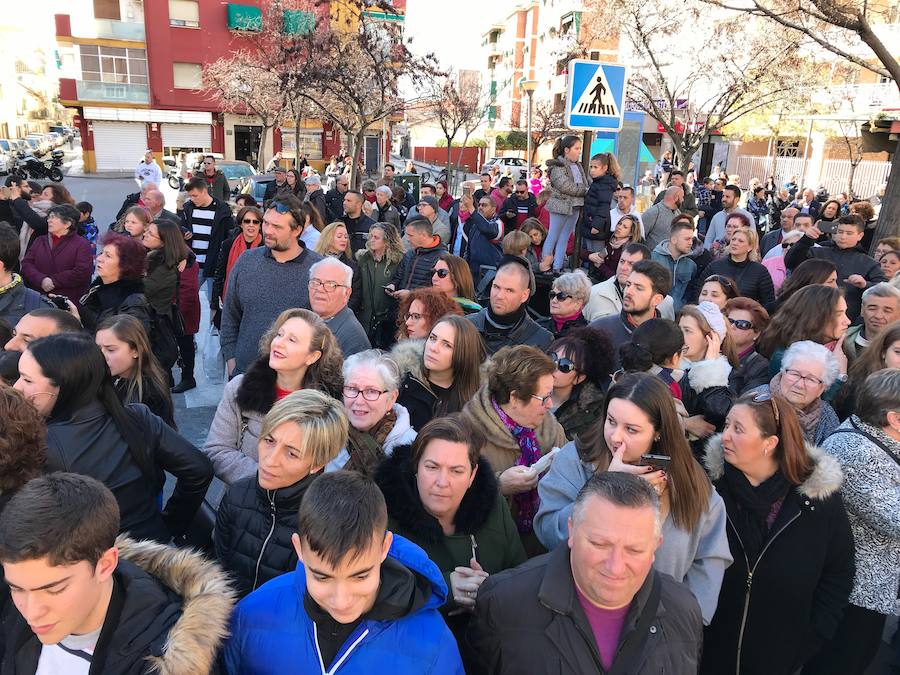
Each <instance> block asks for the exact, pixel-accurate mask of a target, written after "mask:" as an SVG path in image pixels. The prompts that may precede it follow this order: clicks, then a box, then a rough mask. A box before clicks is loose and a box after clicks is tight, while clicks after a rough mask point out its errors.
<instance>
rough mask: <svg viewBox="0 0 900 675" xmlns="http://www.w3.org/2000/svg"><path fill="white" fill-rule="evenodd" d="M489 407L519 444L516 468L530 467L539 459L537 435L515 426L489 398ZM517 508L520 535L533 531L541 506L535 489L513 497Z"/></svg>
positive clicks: (531, 430) (525, 428)
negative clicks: (492, 407)
mask: <svg viewBox="0 0 900 675" xmlns="http://www.w3.org/2000/svg"><path fill="white" fill-rule="evenodd" d="M491 405H492V406H494V412H496V413H497V416H498V417H499V418H500V421H501V422H503V424H505V425H506V428H507V429H509V432H510V433H511V434H512V435H513V438H515V439H516V442H517V443H518V444H519V450H521V451H522V452H521V454H520V455H519V459H518V460H516V466H531V465H532V464H534V463H535V462H536V461H538V460H539V459H540V458H541V448H540V446H538V441H537V435H536V434H535V432H534V429H529V428H528V427H523V426H520V425H519V424H517V423H516V422H515V421H513V419H512V418H511V417H510V416H509V415H507V414H506V413H505V412H503V409H502V408H501V407H500V406H499V405H498V404H497V401H496V400H494V398H493V397H491ZM513 501H515V503H516V506H517V507H518V509H517V513H516V527H517V528H518V530H519V532H520V533H521V534H526V533H528V532H531V530H532V529H533V521H534V517H535V515H537V512H538V508H539V507H540V505H541V498H540V497H538V491H537V488H534V489H533V490H529V491H528V492H520V493H519V494H517V495H514V496H513Z"/></svg>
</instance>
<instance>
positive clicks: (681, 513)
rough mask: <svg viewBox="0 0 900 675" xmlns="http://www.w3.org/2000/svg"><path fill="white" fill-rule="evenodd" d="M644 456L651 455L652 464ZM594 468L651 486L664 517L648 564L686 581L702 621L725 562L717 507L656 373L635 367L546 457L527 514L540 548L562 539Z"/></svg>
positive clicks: (719, 502)
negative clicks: (594, 414) (571, 437)
mask: <svg viewBox="0 0 900 675" xmlns="http://www.w3.org/2000/svg"><path fill="white" fill-rule="evenodd" d="M644 455H657V456H659V458H658V459H656V460H655V461H656V464H653V461H654V460H652V459H648V460H644V459H642V457H643V456H644ZM597 471H623V472H626V473H631V474H636V475H638V476H640V477H641V478H643V479H644V480H646V481H648V482H649V483H650V484H651V485H653V486H654V487H655V488H656V490H657V492H658V493H659V495H660V501H661V503H662V504H661V506H662V514H663V519H664V520H663V524H662V544H660V546H659V548H658V549H657V550H656V556H655V560H654V563H653V567H654V568H655V569H656V570H658V571H660V572H664V573H666V574H670V575H672V577H673V578H674V579H675V580H676V581H679V582H682V583H684V584H686V585H687V587H688V588H689V589H690V590H691V592H692V593H693V594H694V597H696V598H697V602H698V603H699V605H700V610H701V612H702V614H703V621H704V623H709V621H710V620H711V619H712V617H713V614H714V613H715V611H716V602H717V600H718V597H719V587H720V586H721V583H722V575H723V574H724V572H725V568H726V567H727V566H728V565H729V564H730V563H731V554H730V552H729V550H728V540H727V538H726V536H725V506H724V504H723V503H722V499H721V497H719V495H718V494H716V491H715V490H714V489H713V488H712V485H711V484H710V481H709V478H707V476H706V474H705V473H704V471H703V468H702V467H701V466H700V464H698V463H697V461H696V460H695V459H694V457H693V455H692V454H691V448H690V446H689V445H688V443H687V440H686V439H685V437H684V432H683V431H682V430H681V424H680V423H679V419H678V413H677V412H676V411H675V404H674V401H673V399H672V395H671V393H670V391H669V389H668V388H667V387H666V386H665V384H664V383H663V382H661V381H660V380H659V379H658V378H657V377H654V376H653V375H649V374H645V373H640V374H633V375H627V376H625V377H624V378H622V379H621V380H619V381H618V382H617V383H616V384H614V385H613V386H612V387H611V388H610V390H609V392H608V395H607V399H606V405H605V406H604V407H603V409H602V410H601V411H600V415H599V416H598V419H597V421H595V423H594V424H593V425H592V426H591V427H590V428H589V429H588V430H587V431H586V432H585V433H584V435H583V436H579V437H577V438H576V439H575V441H573V442H571V443H568V444H567V445H566V446H565V447H563V449H562V451H560V453H559V454H558V455H557V456H556V457H555V458H554V460H553V464H552V465H551V467H550V471H549V472H548V473H547V474H546V475H545V476H544V477H543V479H542V480H541V482H540V484H539V485H538V493H539V495H540V500H541V504H540V510H539V511H538V514H537V517H536V518H535V520H534V527H535V533H536V534H537V536H538V539H540V541H541V543H542V544H544V546H546V547H547V548H548V549H551V550H552V549H555V548H556V547H558V546H565V545H566V539H567V538H568V521H569V518H570V516H571V514H572V505H573V504H574V503H575V497H576V496H577V495H578V492H579V490H581V488H582V486H583V485H584V484H585V483H586V482H587V481H588V479H589V478H590V477H591V475H593V474H594V473H595V472H597Z"/></svg>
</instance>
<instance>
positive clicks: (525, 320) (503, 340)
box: [466, 308, 553, 356]
mask: <svg viewBox="0 0 900 675" xmlns="http://www.w3.org/2000/svg"><path fill="white" fill-rule="evenodd" d="M487 313H488V310H487V308H485V309H483V310H481V311H480V312H475V314H467V315H466V318H467V319H468V320H469V321H471V322H472V323H473V324H475V328H477V329H478V332H479V333H481V339H482V340H484V346H485V349H487V353H488V356H493V355H494V354H496V353H497V352H498V351H499V350H500V349H501V348H502V347H510V346H513V345H530V346H532V347H537V348H538V349H540V350H541V351H542V352H543V351H547V347H549V346H550V343H551V342H553V334H552V333H550V331H548V330H547V329H546V328H541V326H539V325H538V323H537V322H536V321H535V320H534V319H532V318H531V317H530V316H528V314H527V313H526V314H525V315H524V316H523V317H522V320H521V321H520V322H519V325H517V326H516V327H515V328H513V329H512V331H510V332H509V333H508V334H506V335H490V334H488V333H485V330H484V327H485V323H486V321H487Z"/></svg>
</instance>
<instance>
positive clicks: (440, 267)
mask: <svg viewBox="0 0 900 675" xmlns="http://www.w3.org/2000/svg"><path fill="white" fill-rule="evenodd" d="M431 285H432V286H433V287H434V288H437V289H438V290H440V291H443V293H444V294H445V295H446V296H447V297H448V298H450V299H451V300H454V301H456V302H457V303H458V304H459V306H460V308H461V309H462V311H463V312H465V313H466V314H474V313H475V312H480V311H481V309H482V308H481V305H479V304H478V303H477V302H475V283H474V281H473V280H472V270H470V269H469V263H467V262H466V261H465V260H463V259H462V258H460V257H459V256H455V255H452V254H451V253H444V254H443V255H442V256H441V257H440V258H438V261H437V262H436V263H435V264H434V270H433V273H432V275H431Z"/></svg>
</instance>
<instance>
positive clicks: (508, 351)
mask: <svg viewBox="0 0 900 675" xmlns="http://www.w3.org/2000/svg"><path fill="white" fill-rule="evenodd" d="M554 372H556V364H555V363H553V359H551V358H550V357H549V356H548V355H547V354H545V353H544V352H542V351H541V350H540V349H538V348H537V347H531V346H528V345H515V346H513V347H503V348H502V349H501V350H500V351H498V352H497V353H496V354H494V358H493V359H492V360H491V361H489V363H488V366H487V382H488V393H490V395H491V397H492V398H493V399H494V400H495V401H497V403H498V404H500V405H503V404H505V403H509V400H510V398H512V395H513V393H515V395H516V398H517V399H519V400H520V401H528V399H529V398H531V396H532V395H533V394H534V393H535V389H536V388H537V382H538V379H540V378H541V377H543V376H544V375H552V374H553V373H554Z"/></svg>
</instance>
